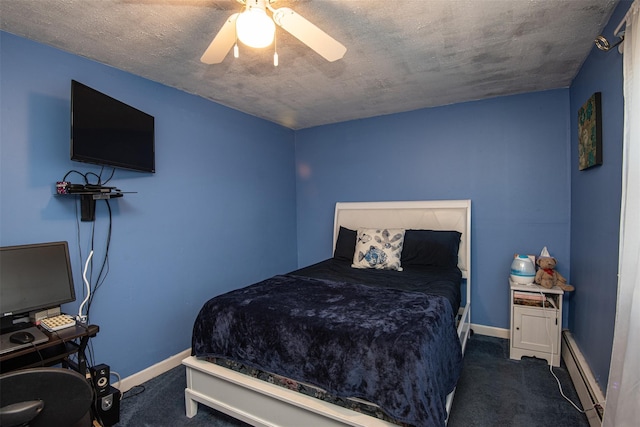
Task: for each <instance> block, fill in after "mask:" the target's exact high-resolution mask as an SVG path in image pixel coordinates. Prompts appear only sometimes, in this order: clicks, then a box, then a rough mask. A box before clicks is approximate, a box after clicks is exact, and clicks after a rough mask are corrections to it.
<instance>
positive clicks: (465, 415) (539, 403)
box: [116, 335, 589, 427]
mask: <svg viewBox="0 0 640 427" xmlns="http://www.w3.org/2000/svg"><path fill="white" fill-rule="evenodd" d="M553 370H554V372H555V373H556V375H557V376H558V378H559V380H560V383H561V384H562V387H563V391H564V393H565V395H566V396H567V397H569V398H570V399H571V400H572V401H573V402H575V403H576V404H577V405H578V406H579V407H580V404H579V400H578V397H577V395H576V392H575V389H574V387H573V384H572V383H571V379H570V378H569V374H568V372H567V370H566V367H565V366H564V364H562V365H561V366H560V367H559V368H554V369H553ZM185 387H186V379H185V369H184V367H182V366H179V367H177V368H174V369H172V370H170V371H168V372H166V373H165V374H163V375H160V376H158V377H157V378H154V379H152V380H150V381H148V382H146V383H144V384H143V385H142V386H139V387H134V388H133V389H131V390H130V391H128V392H127V393H125V395H124V398H123V400H122V401H121V403H120V422H119V423H118V424H116V426H117V427H147V426H148V427H151V426H154V427H158V426H194V427H201V426H202V427H204V426H208V427H212V426H213V427H241V426H243V427H244V426H246V425H247V424H245V423H243V422H241V421H237V420H234V419H233V418H230V417H228V416H226V415H224V414H221V413H219V412H216V411H214V410H212V409H210V408H207V407H206V406H204V405H199V407H198V414H197V415H196V416H195V417H193V418H191V419H189V418H187V417H186V415H185V409H184V389H185ZM292 425H295V420H293V422H292ZM448 426H449V427H471V426H478V427H480V426H487V427H494V426H514V427H520V426H521V427H536V426H556V427H581V426H585V427H588V426H589V423H588V421H587V418H586V417H585V416H584V415H583V414H582V413H580V412H578V411H577V410H576V409H575V408H574V407H573V406H572V405H571V404H570V403H569V402H567V401H566V400H565V399H564V398H563V397H562V396H561V394H560V391H559V389H558V385H557V382H556V380H555V378H554V377H553V376H552V375H551V373H550V372H549V366H548V365H547V363H546V361H544V360H540V359H535V358H523V359H522V360H510V359H509V341H508V340H505V339H500V338H493V337H487V336H482V335H474V336H473V337H472V338H471V339H470V340H469V342H468V344H467V350H466V353H465V358H464V367H463V370H462V376H461V377H460V380H459V382H458V387H457V389H456V395H455V399H454V403H453V408H452V409H451V415H450V417H449V423H448Z"/></svg>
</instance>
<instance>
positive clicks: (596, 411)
mask: <svg viewBox="0 0 640 427" xmlns="http://www.w3.org/2000/svg"><path fill="white" fill-rule="evenodd" d="M562 359H563V360H564V363H565V364H566V365H567V370H568V371H569V375H570V376H571V381H572V382H573V385H574V387H575V389H576V391H577V393H578V397H579V398H580V403H581V404H582V407H583V408H585V409H586V411H585V415H586V416H587V419H588V420H589V425H590V427H601V426H602V416H603V414H604V401H605V398H604V394H603V393H602V390H601V389H600V386H599V385H598V383H597V382H596V380H595V377H594V376H593V373H592V372H591V368H589V365H588V364H587V361H586V359H585V358H584V356H583V355H582V352H580V349H579V348H578V346H577V344H576V342H575V340H574V339H573V337H572V336H571V332H569V331H562ZM594 405H595V407H594Z"/></svg>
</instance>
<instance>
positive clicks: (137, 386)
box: [120, 385, 147, 400]
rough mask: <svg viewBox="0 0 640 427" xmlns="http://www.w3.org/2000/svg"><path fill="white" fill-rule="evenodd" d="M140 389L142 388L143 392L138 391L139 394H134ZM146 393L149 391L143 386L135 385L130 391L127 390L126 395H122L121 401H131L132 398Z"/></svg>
mask: <svg viewBox="0 0 640 427" xmlns="http://www.w3.org/2000/svg"><path fill="white" fill-rule="evenodd" d="M139 388H141V389H142V390H140V391H137V392H135V393H134V390H135V389H139ZM145 391H147V389H146V388H145V387H144V386H143V385H134V386H133V387H131V388H130V389H129V390H127V391H125V392H124V393H122V398H121V399H120V400H124V399H129V398H131V397H136V396H138V395H140V394H142V393H144V392H145Z"/></svg>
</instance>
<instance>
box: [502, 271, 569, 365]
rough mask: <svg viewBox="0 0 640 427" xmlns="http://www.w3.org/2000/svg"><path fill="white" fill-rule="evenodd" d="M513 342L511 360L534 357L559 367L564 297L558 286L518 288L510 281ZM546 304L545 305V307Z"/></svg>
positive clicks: (520, 286) (511, 342) (518, 286)
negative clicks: (549, 287)
mask: <svg viewBox="0 0 640 427" xmlns="http://www.w3.org/2000/svg"><path fill="white" fill-rule="evenodd" d="M509 285H510V288H511V291H510V299H509V300H510V301H511V302H510V305H511V339H510V343H509V357H510V358H511V359H518V360H519V359H520V358H522V356H535V357H538V358H540V359H545V360H547V362H549V364H551V365H553V366H560V338H561V331H562V295H563V294H564V291H563V290H562V289H560V288H558V287H557V286H554V287H553V288H551V289H547V288H543V287H542V286H539V285H535V284H533V285H519V284H516V283H513V282H511V281H509ZM543 303H544V305H543Z"/></svg>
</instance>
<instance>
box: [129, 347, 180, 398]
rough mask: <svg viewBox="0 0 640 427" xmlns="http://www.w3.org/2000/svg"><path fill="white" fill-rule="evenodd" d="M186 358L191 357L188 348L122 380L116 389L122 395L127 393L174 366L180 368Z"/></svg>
mask: <svg viewBox="0 0 640 427" xmlns="http://www.w3.org/2000/svg"><path fill="white" fill-rule="evenodd" d="M188 356H191V349H190V348H188V349H186V350H184V351H182V352H180V353H178V354H176V355H173V356H171V357H169V358H167V359H165V360H163V361H161V362H158V363H156V364H155V365H152V366H149V367H148V368H146V369H143V370H142V371H140V372H136V373H135V374H133V375H130V376H128V377H126V378H124V379H122V380H121V381H120V384H119V385H118V387H117V388H118V389H119V390H120V392H122V393H124V392H126V391H129V390H131V389H132V388H133V387H135V386H137V385H140V384H142V383H144V382H147V381H149V380H150V379H153V378H155V377H157V376H158V375H161V374H164V373H165V372H167V371H169V370H171V369H173V368H175V367H176V366H180V364H181V363H182V359H184V358H185V357H188Z"/></svg>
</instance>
